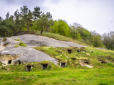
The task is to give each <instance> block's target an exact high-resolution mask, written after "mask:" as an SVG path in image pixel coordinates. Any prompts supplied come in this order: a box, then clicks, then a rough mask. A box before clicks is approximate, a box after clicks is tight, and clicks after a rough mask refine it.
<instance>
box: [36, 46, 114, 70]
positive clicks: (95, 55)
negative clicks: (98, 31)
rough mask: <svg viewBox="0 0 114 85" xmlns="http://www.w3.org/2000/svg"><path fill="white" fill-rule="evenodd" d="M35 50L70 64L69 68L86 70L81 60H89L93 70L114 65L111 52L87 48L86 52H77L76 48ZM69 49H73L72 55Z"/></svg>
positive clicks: (42, 48) (38, 48)
mask: <svg viewBox="0 0 114 85" xmlns="http://www.w3.org/2000/svg"><path fill="white" fill-rule="evenodd" d="M35 49H36V50H39V51H42V52H44V53H46V54H48V55H50V56H51V57H54V58H56V59H58V60H59V62H66V63H68V66H67V67H68V68H84V67H82V66H80V60H87V61H88V62H89V65H92V66H93V68H105V67H110V66H112V67H113V65H114V52H113V51H109V50H103V49H96V48H91V47H86V52H77V48H75V47H35ZM67 49H72V53H71V54H69V53H68V52H67ZM87 54H90V55H87ZM71 58H76V59H77V60H72V59H71ZM99 60H102V61H105V62H108V64H102V63H100V61H99ZM109 63H110V64H109Z"/></svg>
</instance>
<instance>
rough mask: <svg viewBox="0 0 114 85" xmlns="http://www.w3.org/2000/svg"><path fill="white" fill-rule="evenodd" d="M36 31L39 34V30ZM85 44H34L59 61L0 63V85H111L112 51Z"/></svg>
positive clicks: (66, 39)
mask: <svg viewBox="0 0 114 85" xmlns="http://www.w3.org/2000/svg"><path fill="white" fill-rule="evenodd" d="M36 34H37V35H40V33H39V32H37V33H36ZM42 36H47V37H50V38H54V39H58V40H63V41H71V42H75V43H78V44H81V45H86V44H84V43H82V42H80V41H77V40H73V39H71V38H67V37H64V36H61V35H58V34H53V33H43V35H42ZM86 46H87V47H85V48H83V49H81V50H80V52H79V49H78V48H77V47H46V46H42V47H35V48H34V49H36V50H39V51H42V52H44V53H46V54H48V55H50V56H51V57H54V58H56V59H58V60H59V64H58V65H54V64H53V63H51V62H48V61H43V62H31V63H26V64H20V65H9V66H6V67H3V66H2V64H0V67H1V68H0V85H113V84H114V81H113V79H114V72H113V71H114V51H112V50H107V49H97V48H94V47H91V46H89V45H86ZM68 49H70V50H71V54H69V53H68ZM61 62H64V63H66V64H67V65H66V67H65V68H62V67H61V66H60V63H61ZM42 64H48V68H47V69H45V70H43V69H42ZM27 65H31V66H32V67H33V68H32V70H31V71H30V72H26V66H27ZM86 65H89V66H93V68H88V67H87V66H86Z"/></svg>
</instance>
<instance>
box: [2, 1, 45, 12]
mask: <svg viewBox="0 0 114 85" xmlns="http://www.w3.org/2000/svg"><path fill="white" fill-rule="evenodd" d="M44 1H45V0H3V2H4V3H6V4H7V5H21V6H25V5H26V6H27V7H28V8H29V9H31V10H33V9H34V7H36V6H39V7H40V8H41V10H42V11H45V7H43V2H44Z"/></svg>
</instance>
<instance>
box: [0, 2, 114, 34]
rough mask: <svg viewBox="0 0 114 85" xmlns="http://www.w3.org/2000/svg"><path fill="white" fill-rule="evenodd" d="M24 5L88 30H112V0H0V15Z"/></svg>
mask: <svg viewBox="0 0 114 85" xmlns="http://www.w3.org/2000/svg"><path fill="white" fill-rule="evenodd" d="M24 5H26V6H27V7H28V8H29V9H31V10H33V9H34V7H36V6H39V7H40V8H41V11H43V12H47V11H48V12H51V14H52V15H53V19H54V20H55V19H63V20H66V21H67V22H68V24H69V25H72V24H73V23H74V22H75V23H79V24H81V25H82V26H83V27H85V28H86V29H88V30H89V31H94V30H95V31H96V32H97V33H100V34H103V33H108V32H110V31H114V0H0V16H2V17H3V18H5V15H6V13H7V12H10V14H13V13H14V11H15V10H16V9H20V7H22V6H24Z"/></svg>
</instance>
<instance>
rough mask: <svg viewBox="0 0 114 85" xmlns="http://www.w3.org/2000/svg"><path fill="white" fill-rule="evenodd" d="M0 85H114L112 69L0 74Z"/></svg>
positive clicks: (113, 71)
mask: <svg viewBox="0 0 114 85" xmlns="http://www.w3.org/2000/svg"><path fill="white" fill-rule="evenodd" d="M0 85H114V68H104V69H68V68H67V69H66V68H63V69H62V70H58V71H47V70H44V71H39V72H0Z"/></svg>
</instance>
